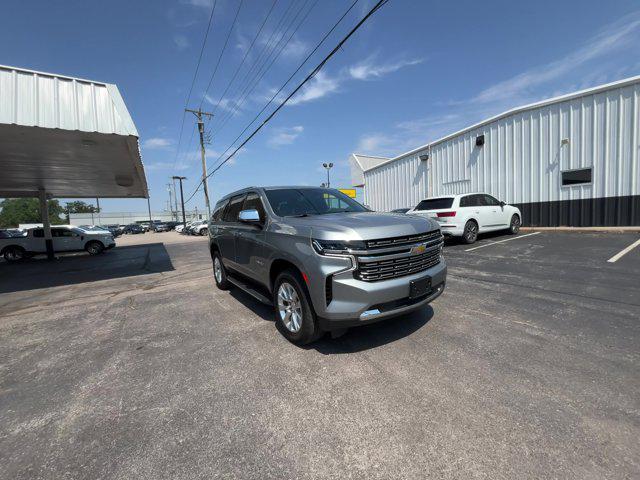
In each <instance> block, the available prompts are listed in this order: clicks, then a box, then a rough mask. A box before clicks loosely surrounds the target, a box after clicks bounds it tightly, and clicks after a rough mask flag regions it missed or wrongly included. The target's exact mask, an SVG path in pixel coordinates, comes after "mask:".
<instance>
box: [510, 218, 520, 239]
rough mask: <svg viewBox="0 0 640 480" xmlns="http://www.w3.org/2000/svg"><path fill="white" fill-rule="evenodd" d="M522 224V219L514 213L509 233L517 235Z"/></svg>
mask: <svg viewBox="0 0 640 480" xmlns="http://www.w3.org/2000/svg"><path fill="white" fill-rule="evenodd" d="M520 223H521V222H520V217H519V216H518V215H516V214H515V213H514V214H513V215H512V216H511V222H510V223H509V233H510V234H511V235H516V234H517V233H518V232H519V231H520Z"/></svg>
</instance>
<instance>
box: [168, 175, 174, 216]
mask: <svg viewBox="0 0 640 480" xmlns="http://www.w3.org/2000/svg"><path fill="white" fill-rule="evenodd" d="M167 191H168V192H169V208H168V210H169V214H170V215H171V218H173V198H172V197H171V184H170V183H167Z"/></svg>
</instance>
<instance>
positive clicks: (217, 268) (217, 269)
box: [213, 257, 222, 283]
mask: <svg viewBox="0 0 640 480" xmlns="http://www.w3.org/2000/svg"><path fill="white" fill-rule="evenodd" d="M213 275H214V276H215V277H216V282H218V283H222V264H221V263H220V258H219V257H216V258H215V259H214V260H213Z"/></svg>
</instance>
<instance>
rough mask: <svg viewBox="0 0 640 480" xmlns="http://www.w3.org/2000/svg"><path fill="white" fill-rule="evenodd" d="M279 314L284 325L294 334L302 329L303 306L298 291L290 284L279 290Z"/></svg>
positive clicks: (284, 283)
mask: <svg viewBox="0 0 640 480" xmlns="http://www.w3.org/2000/svg"><path fill="white" fill-rule="evenodd" d="M278 314H279V315H280V320H282V323H283V325H284V326H285V327H286V328H287V330H289V331H290V332H292V333H297V332H298V331H300V328H302V305H301V304H300V297H298V293H297V292H296V289H295V288H293V286H292V285H291V284H290V283H288V282H282V283H281V284H280V288H278Z"/></svg>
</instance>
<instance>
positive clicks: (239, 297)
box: [229, 287, 275, 322]
mask: <svg viewBox="0 0 640 480" xmlns="http://www.w3.org/2000/svg"><path fill="white" fill-rule="evenodd" d="M229 294H230V295H231V296H232V297H233V298H234V299H235V300H236V301H237V302H239V303H241V304H242V305H243V306H244V307H246V308H248V309H249V310H251V311H252V312H253V313H255V314H256V315H257V316H259V317H260V318H261V319H262V320H265V321H267V322H273V321H275V316H274V314H273V307H271V306H269V305H265V304H264V303H262V302H259V301H258V300H256V299H255V298H253V297H252V296H251V295H249V294H248V293H246V292H244V291H243V290H241V289H240V288H237V287H231V289H229Z"/></svg>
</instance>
